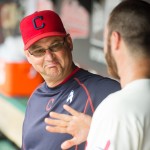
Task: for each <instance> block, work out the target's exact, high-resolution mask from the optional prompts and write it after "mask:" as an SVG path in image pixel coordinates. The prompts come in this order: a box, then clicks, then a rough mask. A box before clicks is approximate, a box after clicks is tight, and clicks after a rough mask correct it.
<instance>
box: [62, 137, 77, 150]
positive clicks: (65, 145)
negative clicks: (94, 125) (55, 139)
mask: <svg viewBox="0 0 150 150" xmlns="http://www.w3.org/2000/svg"><path fill="white" fill-rule="evenodd" d="M76 143H77V141H76V138H72V139H71V140H67V141H65V142H63V143H62V144H61V148H62V149H69V148H71V147H72V146H74V145H77V144H76Z"/></svg>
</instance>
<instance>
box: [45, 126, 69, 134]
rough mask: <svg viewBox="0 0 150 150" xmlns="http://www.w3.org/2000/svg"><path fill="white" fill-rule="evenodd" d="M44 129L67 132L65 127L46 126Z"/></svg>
mask: <svg viewBox="0 0 150 150" xmlns="http://www.w3.org/2000/svg"><path fill="white" fill-rule="evenodd" d="M46 130H47V131H48V132H53V133H67V130H66V128H65V127H57V126H54V127H53V126H46Z"/></svg>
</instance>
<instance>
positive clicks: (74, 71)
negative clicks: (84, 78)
mask: <svg viewBox="0 0 150 150" xmlns="http://www.w3.org/2000/svg"><path fill="white" fill-rule="evenodd" d="M79 70H80V68H79V67H76V68H75V69H74V70H73V71H72V72H71V74H70V75H69V76H68V77H67V78H65V79H64V81H62V82H61V83H60V84H59V85H61V84H64V83H65V82H67V81H68V80H69V79H70V78H71V77H72V76H73V75H74V74H75V73H76V72H77V71H79ZM57 86H58V85H57Z"/></svg>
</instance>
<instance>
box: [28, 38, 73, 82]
mask: <svg viewBox="0 0 150 150" xmlns="http://www.w3.org/2000/svg"><path fill="white" fill-rule="evenodd" d="M62 43H63V44H62ZM57 45H58V46H57ZM57 47H58V50H57ZM48 48H50V50H48ZM53 49H56V51H53V52H52V51H51V50H53ZM43 50H46V51H45V53H44V54H42V56H41V55H38V53H41V52H42V51H43ZM71 51H72V41H71V39H70V37H66V38H64V37H47V38H43V39H41V40H39V41H37V42H36V43H34V44H33V45H32V46H31V47H30V48H29V50H27V51H26V56H27V59H28V61H29V62H30V63H31V64H32V65H33V67H34V68H35V70H36V71H37V72H39V73H40V74H41V75H42V77H43V78H44V79H45V81H48V82H49V81H50V82H57V81H62V80H64V78H66V76H68V74H70V72H71V69H72V68H71V67H72V52H71ZM35 54H36V55H35Z"/></svg>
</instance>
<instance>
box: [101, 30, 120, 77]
mask: <svg viewBox="0 0 150 150" xmlns="http://www.w3.org/2000/svg"><path fill="white" fill-rule="evenodd" d="M110 40H111V39H110V36H108V29H107V28H106V29H105V33H104V54H105V59H106V62H107V70H108V73H109V74H110V75H111V76H112V77H113V78H116V79H120V77H119V75H118V68H117V64H116V61H115V59H114V56H113V54H112V46H111V41H110Z"/></svg>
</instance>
